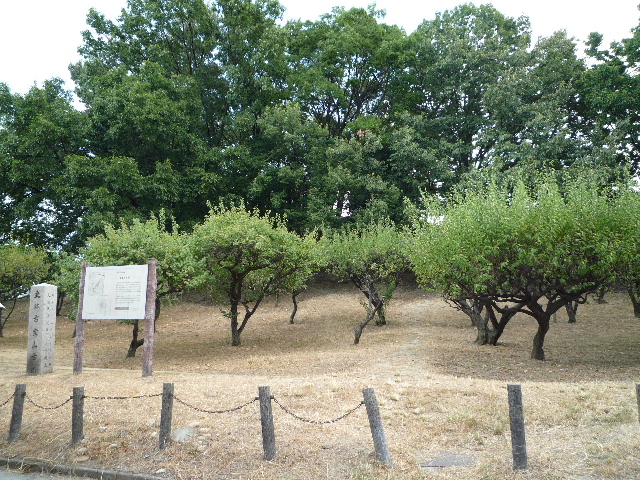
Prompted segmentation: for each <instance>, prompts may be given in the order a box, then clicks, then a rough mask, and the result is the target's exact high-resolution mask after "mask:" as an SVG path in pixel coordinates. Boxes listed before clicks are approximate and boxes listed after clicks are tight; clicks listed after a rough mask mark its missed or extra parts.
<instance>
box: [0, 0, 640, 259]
mask: <svg viewBox="0 0 640 480" xmlns="http://www.w3.org/2000/svg"><path fill="white" fill-rule="evenodd" d="M282 13H283V7H282V5H281V4H280V3H278V1H277V0H215V1H213V2H206V1H204V0H129V1H128V2H127V6H126V8H124V9H123V10H122V12H121V14H120V15H119V16H118V17H117V18H116V19H113V20H110V19H108V18H106V17H105V16H104V15H102V14H101V13H99V12H98V11H96V10H95V9H91V10H90V11H89V15H88V16H87V24H88V27H89V28H88V30H87V31H86V32H83V43H82V45H81V46H80V48H79V51H80V54H81V60H80V61H79V62H77V63H76V64H74V65H72V66H71V72H72V78H73V79H74V81H75V83H76V85H77V89H76V93H77V95H78V98H79V99H80V101H82V102H83V104H84V107H85V108H84V110H83V111H81V112H80V111H77V110H75V109H74V108H73V103H72V97H71V94H70V92H66V91H64V90H63V89H62V82H61V80H59V79H53V80H50V81H47V82H45V83H44V84H43V85H42V88H37V87H34V88H33V89H32V90H30V91H29V92H28V93H27V94H26V95H24V96H21V95H14V94H12V93H11V92H10V91H9V89H8V87H7V86H6V85H3V84H0V176H1V177H2V178H6V179H7V181H5V182H4V183H3V184H2V185H1V186H0V198H2V202H0V240H1V239H4V241H5V242H6V243H10V242H12V241H19V242H20V243H22V244H33V245H41V246H46V247H49V248H50V249H54V250H61V249H63V250H66V251H69V252H72V253H76V252H77V251H78V249H79V248H80V247H81V246H82V245H83V244H84V242H85V241H86V240H87V238H89V237H91V236H94V235H97V234H100V233H104V230H103V229H104V225H105V223H107V224H112V225H116V224H118V223H119V222H120V221H121V220H122V221H124V222H125V223H127V224H130V223H131V222H132V220H133V219H134V218H149V216H150V215H153V214H157V212H158V211H159V210H160V209H164V211H165V212H167V215H170V216H171V217H173V218H175V219H176V221H177V222H178V223H179V224H180V225H181V227H182V228H183V229H185V230H186V231H190V230H191V228H192V227H193V226H194V225H196V224H198V223H200V222H202V221H203V219H204V218H205V216H206V215H207V213H208V211H209V208H208V202H211V203H212V204H214V205H217V204H219V203H221V202H222V203H225V204H232V203H234V202H243V203H244V204H245V205H246V206H247V207H248V208H250V209H257V210H258V211H259V212H261V214H262V215H266V214H267V212H270V214H271V215H277V216H280V217H282V218H283V221H284V222H286V224H287V227H288V228H289V229H290V230H292V231H295V232H297V233H298V234H304V233H307V232H310V231H313V230H314V229H319V228H325V227H329V228H340V227H342V226H344V225H346V224H349V225H352V224H357V225H359V226H366V225H368V224H370V223H376V222H379V221H380V220H381V219H383V218H386V219H390V220H391V221H392V222H394V223H395V224H396V225H398V226H401V225H406V224H407V218H406V216H405V211H406V209H405V208H404V206H405V204H406V202H411V203H413V204H419V203H420V202H421V201H422V199H423V198H424V195H425V194H426V195H430V194H440V195H446V194H448V192H450V191H452V190H454V189H456V188H458V187H460V186H462V188H464V187H465V185H466V184H467V183H466V182H469V183H473V182H475V178H476V176H477V175H481V176H483V175H485V174H486V173H487V172H490V173H496V174H505V176H507V177H509V176H512V175H513V174H514V172H515V171H517V175H519V176H521V177H522V178H523V179H524V180H525V182H527V181H528V179H530V178H535V177H537V176H538V175H539V174H540V172H542V171H546V170H547V169H553V170H556V171H563V170H567V169H570V168H574V167H577V168H603V169H605V170H608V171H609V172H610V176H609V177H610V178H609V181H610V182H614V181H615V180H616V178H617V177H619V176H620V172H625V171H627V170H628V171H630V172H631V173H632V174H634V173H637V172H638V171H639V170H640V167H639V166H638V165H639V164H640V160H639V159H640V154H639V153H638V152H640V143H639V141H638V138H637V137H638V136H637V131H638V126H639V125H640V117H639V114H638V112H639V111H640V108H638V107H639V105H638V98H640V95H639V94H638V92H639V85H640V83H638V82H639V80H638V78H640V77H639V76H638V75H636V72H637V69H638V66H639V61H640V56H639V55H638V54H637V46H638V44H640V40H639V38H640V33H639V32H640V30H639V29H638V28H635V29H634V30H633V31H632V36H631V38H625V39H623V40H622V41H620V42H615V43H614V44H612V45H611V48H610V49H608V50H605V49H603V48H602V47H601V45H600V44H601V41H602V36H601V35H598V34H593V35H592V36H591V37H590V40H589V42H588V51H587V53H588V55H590V56H591V58H592V59H593V60H592V61H591V62H590V63H587V62H585V61H584V60H583V59H581V58H579V57H578V56H577V54H576V50H577V45H576V42H575V40H574V39H572V38H567V36H566V34H565V33H564V32H557V33H555V34H553V35H552V36H550V37H548V38H542V39H540V40H539V41H538V42H537V43H536V44H535V45H531V39H530V26H529V21H528V19H527V18H526V17H520V18H510V17H508V16H505V15H503V14H502V13H500V12H499V11H498V10H496V9H495V8H494V7H493V6H491V5H480V6H475V5H473V4H462V5H459V6H457V7H455V8H453V9H451V10H445V11H443V12H440V13H437V14H436V15H435V17H434V18H433V19H424V21H423V22H422V23H421V24H420V26H419V27H418V28H417V30H416V31H415V32H412V33H410V34H407V33H406V32H404V31H403V30H402V29H401V28H399V27H397V26H392V25H387V24H385V23H384V12H383V11H379V10H376V8H375V6H373V5H372V6H369V7H367V8H351V9H345V8H341V7H336V8H334V9H333V10H332V11H331V12H328V13H326V14H325V15H323V16H321V17H320V18H319V19H318V20H317V21H308V22H301V21H293V22H289V23H287V24H286V25H283V24H282V22H281V19H282Z"/></svg>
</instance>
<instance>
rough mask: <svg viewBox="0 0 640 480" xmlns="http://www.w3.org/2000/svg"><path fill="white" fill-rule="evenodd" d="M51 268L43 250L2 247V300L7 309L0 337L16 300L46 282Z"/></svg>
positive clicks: (1, 325) (0, 263)
mask: <svg viewBox="0 0 640 480" xmlns="http://www.w3.org/2000/svg"><path fill="white" fill-rule="evenodd" d="M50 267H51V265H50V262H49V258H48V255H47V253H46V252H45V251H44V250H43V249H40V248H33V247H22V246H19V245H2V246H0V299H2V303H3V304H4V306H5V307H6V308H7V313H6V314H4V315H3V317H4V320H3V321H2V323H1V324H0V336H2V329H3V327H4V324H5V323H6V322H7V320H8V319H9V316H10V315H11V313H12V312H13V309H14V307H15V303H16V300H17V299H18V298H19V297H20V296H22V295H25V294H27V293H28V292H29V288H30V287H31V286H32V285H35V284H37V283H40V282H42V281H43V280H45V279H46V278H47V275H48V273H49V269H50ZM9 302H11V303H9ZM3 313H4V312H3Z"/></svg>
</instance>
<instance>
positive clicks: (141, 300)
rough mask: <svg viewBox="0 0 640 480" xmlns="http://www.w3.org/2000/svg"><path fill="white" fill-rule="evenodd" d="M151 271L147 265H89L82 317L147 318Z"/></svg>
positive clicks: (99, 318)
mask: <svg viewBox="0 0 640 480" xmlns="http://www.w3.org/2000/svg"><path fill="white" fill-rule="evenodd" d="M148 274H149V267H148V265H125V266H120V267H87V271H86V276H85V284H84V300H83V308H82V318H83V319H84V320H142V319H144V318H145V305H146V301H147V277H148Z"/></svg>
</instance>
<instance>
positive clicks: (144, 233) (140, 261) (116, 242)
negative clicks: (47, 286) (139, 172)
mask: <svg viewBox="0 0 640 480" xmlns="http://www.w3.org/2000/svg"><path fill="white" fill-rule="evenodd" d="M150 258H155V259H156V260H157V261H158V264H157V282H158V285H157V291H156V320H157V319H158V317H159V316H160V307H161V303H160V300H161V299H168V298H170V297H172V296H175V295H179V294H181V293H183V292H185V291H186V290H188V288H189V286H190V282H191V281H193V279H194V277H195V275H196V271H195V263H194V261H193V258H192V257H191V255H190V250H189V247H188V242H187V237H186V235H185V234H183V233H181V232H179V230H178V226H177V225H176V224H175V223H174V222H172V221H171V219H167V218H166V216H165V215H164V212H161V213H160V214H159V215H158V216H157V217H152V218H150V219H149V220H147V221H144V222H143V221H140V220H138V219H134V220H133V221H132V222H131V223H130V224H126V223H124V222H123V223H121V224H120V226H119V227H114V226H112V225H107V226H106V227H105V232H104V234H99V235H95V236H93V237H90V238H89V239H88V241H87V244H86V246H84V247H82V248H81V249H80V251H79V253H78V255H77V256H75V257H62V258H61V259H60V272H61V274H60V278H59V282H60V285H62V286H63V288H64V289H65V291H66V293H68V294H69V297H70V298H72V299H73V300H74V301H75V303H76V305H77V302H78V285H79V282H80V271H81V265H80V263H81V262H89V263H90V264H91V266H94V267H104V266H119V265H144V264H146V263H147V260H148V259H150ZM133 322H134V323H133V338H132V340H131V344H130V346H129V350H128V352H127V356H128V357H133V356H135V352H136V350H137V348H138V347H140V346H141V345H143V343H144V340H143V339H138V333H139V325H138V323H139V322H138V320H134V321H133Z"/></svg>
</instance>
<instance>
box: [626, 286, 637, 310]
mask: <svg viewBox="0 0 640 480" xmlns="http://www.w3.org/2000/svg"><path fill="white" fill-rule="evenodd" d="M637 289H638V287H637V285H636V286H630V287H628V288H627V292H629V298H630V299H631V303H632V304H633V314H634V315H635V316H636V317H637V318H640V299H638V295H637Z"/></svg>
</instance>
